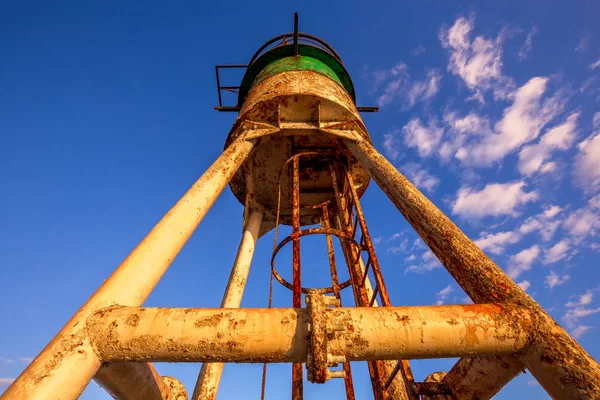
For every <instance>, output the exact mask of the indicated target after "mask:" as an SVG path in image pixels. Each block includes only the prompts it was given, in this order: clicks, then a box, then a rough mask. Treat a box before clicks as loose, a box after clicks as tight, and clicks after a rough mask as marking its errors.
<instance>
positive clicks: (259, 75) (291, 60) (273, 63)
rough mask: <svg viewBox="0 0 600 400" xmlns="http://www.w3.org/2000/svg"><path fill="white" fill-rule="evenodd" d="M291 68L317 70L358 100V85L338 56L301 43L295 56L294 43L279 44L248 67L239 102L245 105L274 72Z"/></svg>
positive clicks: (291, 69) (293, 69)
mask: <svg viewBox="0 0 600 400" xmlns="http://www.w3.org/2000/svg"><path fill="white" fill-rule="evenodd" d="M287 71H314V72H317V73H319V74H322V75H325V76H326V77H328V78H329V79H331V80H333V81H334V82H336V83H337V84H338V85H340V86H342V87H343V88H344V89H345V90H346V91H347V92H348V94H349V95H350V96H351V97H352V100H354V102H356V96H355V93H354V84H353V83H352V79H350V74H348V71H346V68H344V65H343V64H342V63H341V61H339V60H338V59H337V58H336V57H335V56H334V55H332V54H330V53H328V52H326V51H324V50H322V49H320V48H318V47H315V46H310V45H302V44H301V45H299V46H298V55H294V49H293V46H292V45H284V46H278V47H275V48H273V49H271V50H269V51H267V52H266V53H264V54H262V55H261V56H260V57H258V58H257V59H256V60H254V62H252V64H250V65H249V66H248V70H247V71H246V74H245V75H244V78H243V79H242V83H241V85H240V91H239V95H238V105H240V106H241V105H242V104H243V103H244V100H245V99H246V96H247V95H248V92H249V91H250V90H251V89H252V87H253V86H254V85H257V84H258V83H260V82H262V81H263V80H264V79H266V78H268V77H271V76H273V75H276V74H279V73H282V72H287Z"/></svg>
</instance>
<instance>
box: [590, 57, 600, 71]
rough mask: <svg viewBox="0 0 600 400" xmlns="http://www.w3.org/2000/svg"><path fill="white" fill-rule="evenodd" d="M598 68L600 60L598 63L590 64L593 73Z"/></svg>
mask: <svg viewBox="0 0 600 400" xmlns="http://www.w3.org/2000/svg"><path fill="white" fill-rule="evenodd" d="M598 67H600V60H598V61H596V62H593V63H591V64H590V69H591V70H592V71H593V70H595V69H596V68H598Z"/></svg>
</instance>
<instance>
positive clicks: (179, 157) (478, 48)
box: [0, 1, 600, 400]
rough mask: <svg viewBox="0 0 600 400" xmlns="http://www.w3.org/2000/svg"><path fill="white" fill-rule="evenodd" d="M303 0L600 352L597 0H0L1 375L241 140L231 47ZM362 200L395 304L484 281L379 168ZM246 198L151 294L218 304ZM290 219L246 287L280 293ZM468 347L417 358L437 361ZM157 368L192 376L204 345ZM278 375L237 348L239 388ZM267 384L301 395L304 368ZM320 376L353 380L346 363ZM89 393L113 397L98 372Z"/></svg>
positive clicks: (471, 215)
mask: <svg viewBox="0 0 600 400" xmlns="http://www.w3.org/2000/svg"><path fill="white" fill-rule="evenodd" d="M294 11H299V12H300V24H301V30H302V31H305V32H309V33H312V34H315V35H318V36H320V37H322V38H323V39H325V40H326V41H328V42H329V43H330V44H332V45H333V46H334V48H335V49H336V50H337V51H338V53H339V54H340V55H341V57H342V59H343V60H344V63H345V65H346V66H347V68H348V70H349V72H350V74H351V75H352V77H353V79H354V83H355V86H356V89H357V95H358V96H357V97H358V103H359V105H366V106H370V105H379V106H380V107H381V112H380V113H379V114H369V115H365V116H364V119H365V123H366V124H367V127H368V128H369V131H370V133H371V136H372V138H373V142H374V144H375V146H376V147H377V148H379V149H380V150H381V151H382V152H383V153H384V154H386V155H387V156H388V158H390V159H391V160H392V161H393V162H394V164H395V165H396V166H397V167H398V168H399V169H400V171H402V172H403V173H404V174H405V175H407V176H408V177H409V178H411V179H412V180H413V182H415V183H416V184H417V186H419V187H420V188H421V189H422V190H423V192H424V193H426V194H427V196H428V197H429V198H430V199H432V200H433V201H434V203H436V204H437V205H438V206H439V207H440V208H441V209H442V210H443V211H444V212H446V213H447V214H448V215H449V216H451V217H452V218H453V219H454V220H455V221H456V222H457V223H458V225H459V226H460V227H461V228H462V229H463V230H464V231H465V232H466V233H467V234H468V235H469V236H470V237H471V238H473V239H474V240H476V241H477V243H478V244H479V245H480V246H481V247H482V248H483V249H484V250H485V251H486V253H487V254H489V255H490V256H491V257H492V258H493V259H494V260H495V261H496V262H497V263H498V264H499V265H500V266H502V267H503V268H504V269H505V270H506V271H507V272H508V273H509V274H510V275H511V276H512V277H513V278H514V279H515V281H516V282H518V283H519V284H520V285H521V286H522V287H523V288H524V289H526V290H527V292H528V293H529V294H530V295H532V296H533V297H534V298H535V300H537V301H538V302H539V303H540V304H541V305H542V306H543V307H544V308H545V309H546V310H548V311H549V312H550V314H551V315H552V316H553V317H554V318H555V319H556V320H557V321H559V322H560V323H561V324H562V325H563V326H564V327H565V328H566V329H567V330H569V331H570V332H571V333H572V334H573V335H574V336H576V337H578V340H579V342H580V343H581V344H582V346H583V347H584V348H585V349H586V350H587V351H588V352H589V353H590V354H591V355H592V356H593V357H595V358H596V359H598V358H599V356H600V344H599V343H598V342H597V341H595V340H594V338H595V337H597V335H598V331H599V329H600V293H599V290H600V282H599V275H600V274H599V272H598V258H599V251H600V244H599V242H598V231H599V229H600V196H599V193H600V161H599V160H600V113H598V112H599V111H600V45H599V43H600V29H599V28H598V24H597V18H596V17H597V15H598V14H599V13H600V6H598V4H597V3H595V2H592V1H580V2H566V1H565V2H556V1H551V2H542V1H523V2H505V1H499V2H493V3H490V2H485V3H483V2H481V3H477V2H475V3H470V4H469V3H468V2H463V3H460V4H457V3H455V2H419V3H416V2H415V3H413V4H408V2H406V3H404V4H399V3H397V2H391V1H390V2H380V3H377V4H375V3H365V2H347V3H344V5H343V6H342V5H341V3H340V4H334V3H333V2H306V1H297V2H293V3H281V2H271V3H264V4H260V5H259V4H255V3H252V4H249V3H245V2H236V1H230V2H227V3H225V4H217V2H212V3H210V4H200V3H197V2H177V3H176V4H167V3H163V2H144V3H143V5H142V3H141V2H140V3H137V2H126V3H122V2H94V3H86V2H52V4H50V3H42V2H26V1H22V2H4V3H2V4H1V5H0V54H1V55H2V61H1V62H0V193H1V196H0V209H2V210H3V216H2V223H1V224H0V238H1V240H0V304H2V307H0V321H3V323H2V327H1V329H0V391H2V390H3V389H5V388H6V385H7V384H8V383H9V382H10V380H11V379H12V378H14V377H16V376H17V375H18V374H19V373H20V372H21V371H22V369H23V368H24V367H25V366H26V364H27V363H28V362H29V361H30V359H31V357H34V356H35V355H36V354H37V353H38V352H39V351H40V350H41V349H42V348H43V347H44V346H45V344H46V343H47V342H48V341H49V340H50V338H51V337H52V336H53V335H54V334H55V333H56V332H57V331H58V330H59V329H60V328H61V327H62V325H63V324H64V323H65V322H66V321H67V320H68V318H69V317H70V316H71V315H72V314H73V313H74V312H75V311H76V309H77V308H78V307H79V305H81V304H82V303H83V302H84V301H85V300H86V299H87V297H89V296H90V295H91V294H92V293H93V291H94V290H95V289H96V288H97V287H98V286H99V285H100V284H101V282H102V281H103V279H105V278H106V277H107V276H108V275H109V274H110V273H111V272H112V270H113V269H114V268H115V267H116V266H117V265H118V264H119V263H120V262H121V261H122V260H123V259H124V258H125V257H126V256H127V254H128V252H129V251H130V250H131V249H133V247H134V246H135V245H136V244H137V243H138V242H139V241H140V240H141V239H142V238H143V237H144V235H145V234H146V233H147V232H148V231H149V229H151V227H152V226H153V225H154V223H156V222H157V221H158V220H159V219H160V218H161V217H162V215H163V214H164V213H165V212H166V211H167V210H168V209H169V208H170V207H171V206H172V205H173V204H174V203H175V202H176V201H177V199H178V198H179V196H181V195H182V194H183V193H184V192H185V191H186V190H187V189H188V188H189V186H190V185H191V184H192V183H193V182H194V181H195V180H196V179H197V177H198V176H199V175H200V174H201V173H202V172H203V171H204V170H205V169H206V168H207V166H209V165H210V164H211V163H212V161H213V160H214V159H215V158H216V157H217V156H218V155H219V153H220V152H221V151H222V146H223V143H224V140H225V137H226V135H227V133H228V131H229V128H230V127H231V124H232V123H233V119H234V116H233V115H231V114H219V113H217V112H215V111H213V109H212V108H213V106H214V105H216V102H217V96H216V93H215V91H216V90H215V83H214V65H215V64H217V63H245V62H247V61H248V60H249V58H250V57H251V56H252V54H253V53H254V51H255V50H256V49H257V48H258V47H259V46H260V45H261V44H262V43H263V42H264V41H266V40H267V39H269V38H271V37H273V36H275V35H278V34H280V33H283V32H287V31H290V30H291V28H292V26H291V25H292V21H293V12H294ZM363 206H364V208H365V214H366V216H367V220H368V223H369V227H370V231H371V233H372V235H373V237H375V238H376V242H377V244H376V247H377V250H378V255H379V258H380V260H381V264H382V269H383V272H384V276H385V279H386V282H387V285H388V288H389V290H390V296H391V299H392V302H393V303H394V304H396V305H423V304H435V303H440V304H441V303H446V304H452V303H464V302H465V301H466V300H465V295H464V293H463V292H462V291H461V289H460V288H459V287H458V285H456V284H455V283H454V282H453V280H452V278H451V277H450V276H449V274H448V273H447V272H446V271H445V270H444V269H443V268H441V266H440V264H439V263H438V262H437V261H436V259H435V258H434V257H432V255H431V253H429V252H428V251H427V250H426V248H425V247H424V246H423V244H422V242H420V240H419V239H418V237H417V235H416V234H415V233H414V232H413V231H412V230H411V228H410V226H409V225H408V224H407V223H406V222H405V220H404V219H403V218H402V216H401V215H400V214H399V213H398V212H397V210H396V209H395V208H394V207H393V206H392V205H391V203H390V202H389V200H388V199H387V198H386V197H385V196H384V195H383V194H382V192H381V191H380V190H379V189H378V188H377V187H376V185H374V184H372V185H371V186H370V188H369V190H368V191H367V193H366V194H365V196H364V197H363ZM241 218H242V207H241V205H240V204H239V203H238V202H237V201H236V200H235V198H234V197H233V196H232V195H231V193H230V192H229V190H228V189H226V190H225V191H224V193H223V195H222V196H221V197H220V198H219V200H218V201H217V203H216V204H215V205H214V207H213V209H212V210H211V211H210V212H209V214H208V215H207V217H206V218H205V219H204V221H203V222H202V224H201V225H200V227H199V229H198V230H197V232H196V233H195V234H194V235H193V236H192V238H191V239H190V241H189V242H188V244H187V245H186V247H185V248H184V249H183V251H182V252H181V254H180V255H179V256H178V258H177V259H176V260H175V262H174V263H173V265H172V267H171V269H170V270H169V271H168V272H167V274H166V275H165V276H164V278H163V280H162V281H161V282H160V284H159V285H158V287H157V288H156V290H155V292H154V293H153V294H152V296H151V297H150V298H149V299H148V301H147V303H146V305H148V306H165V307H218V306H219V303H220V301H221V296H222V294H223V290H224V287H225V283H226V281H227V277H228V274H229V268H230V266H231V265H232V262H233V259H234V257H235V251H236V248H237V245H238V242H239V238H240V228H241ZM272 239H273V238H272V234H268V235H266V236H264V237H263V238H262V239H261V240H260V241H259V244H258V247H257V251H256V255H255V260H254V263H253V266H252V270H251V272H250V277H249V281H248V287H247V290H246V294H245V296H244V300H243V303H242V305H243V306H244V307H264V306H266V305H267V300H268V275H269V259H270V254H271V249H272ZM286 251H287V252H286ZM302 252H303V253H302V260H303V269H304V271H305V277H304V279H305V282H306V284H307V285H309V284H312V285H323V284H325V283H326V282H327V279H328V276H327V258H326V252H325V242H324V240H323V238H317V237H309V238H306V241H305V242H304V241H303V242H302ZM289 258H290V250H289V249H286V250H283V251H282V252H281V254H280V256H279V257H278V263H279V264H278V268H279V269H280V270H281V271H282V274H283V275H284V276H288V277H289V276H290V275H291V273H290V262H289ZM338 258H339V259H341V255H340V256H339V257H338ZM345 296H346V297H345V299H347V298H348V297H347V296H348V294H345ZM290 304H291V293H289V291H287V290H286V289H282V288H280V287H279V286H277V285H276V286H275V290H274V305H275V306H279V307H284V306H290ZM346 304H348V301H347V302H346ZM452 362H453V360H431V361H415V362H413V364H412V365H413V369H414V371H415V375H416V376H417V378H418V379H423V378H424V377H425V376H427V375H428V374H429V373H431V372H433V371H437V370H448V369H449V368H450V366H451V365H452ZM353 368H354V370H353V371H354V380H355V384H356V391H357V397H358V398H368V397H369V393H370V386H369V379H368V376H367V372H366V368H365V366H364V365H362V364H356V365H355V366H353ZM157 369H158V370H159V372H160V373H161V374H163V375H173V376H176V377H177V378H179V379H180V380H181V381H182V382H183V383H184V384H185V385H186V386H187V388H188V390H189V391H190V392H191V391H192V388H193V384H194V382H195V378H196V375H197V372H198V370H199V365H198V364H188V365H181V364H178V365H175V364H157ZM260 374H261V367H260V366H259V365H228V366H227V367H226V368H225V372H224V376H223V380H222V385H221V388H220V390H219V399H234V398H257V397H258V396H259V393H260ZM267 387H268V390H267V395H268V398H270V399H277V398H286V397H287V396H289V388H290V366H289V365H277V366H275V365H274V366H270V367H269V374H268V377H267ZM305 393H306V398H307V399H318V398H325V396H327V397H328V398H330V399H332V400H333V399H341V398H344V395H343V383H342V382H340V381H334V382H329V383H327V384H326V385H311V384H307V385H306V386H305ZM511 396H512V398H514V397H515V396H517V398H521V397H527V398H532V399H544V398H547V396H546V395H545V394H544V392H543V391H542V390H541V389H540V387H539V385H537V384H536V383H535V382H534V381H533V378H532V377H531V375H529V374H525V375H521V376H520V377H518V378H517V379H515V380H514V381H513V382H511V383H510V384H509V385H508V386H507V387H506V388H505V389H504V390H503V391H502V392H501V393H500V394H499V395H498V396H497V398H499V399H504V398H511ZM82 398H83V399H105V398H108V396H107V395H106V394H104V393H103V391H102V390H101V389H99V388H98V386H97V385H96V384H95V383H91V384H90V386H89V388H88V389H87V390H86V392H85V393H84V395H83V396H82Z"/></svg>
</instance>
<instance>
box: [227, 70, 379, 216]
mask: <svg viewBox="0 0 600 400" xmlns="http://www.w3.org/2000/svg"><path fill="white" fill-rule="evenodd" d="M258 123H260V124H263V125H264V126H270V127H272V128H274V129H276V130H277V131H276V132H273V133H271V134H268V135H264V136H262V137H261V139H260V143H259V144H258V145H257V147H256V149H255V151H254V152H253V154H252V155H251V157H250V158H249V159H248V161H247V164H248V165H249V166H250V168H247V169H246V170H244V171H239V172H238V173H237V174H236V175H235V176H234V177H233V179H232V181H231V182H230V187H231V190H232V192H233V194H234V195H235V196H236V198H237V199H238V200H239V201H240V202H242V203H243V202H244V201H245V199H246V176H247V172H248V171H251V174H252V179H253V181H255V182H260V185H259V186H258V187H257V190H256V193H255V200H256V201H257V203H258V204H260V205H261V207H263V209H264V210H265V212H266V216H265V218H266V219H269V220H273V221H274V220H275V217H274V213H275V212H276V209H277V203H278V193H279V191H278V188H279V187H281V193H282V196H281V200H282V201H281V212H280V223H282V224H287V225H291V224H292V216H291V209H292V204H291V198H292V174H291V168H290V169H289V170H285V171H283V172H284V176H283V177H282V178H280V172H281V170H282V167H283V166H284V164H285V163H286V162H287V161H288V160H289V158H290V157H292V156H294V155H295V154H297V153H298V152H301V151H306V150H319V151H320V152H323V153H324V154H323V156H319V157H313V158H311V159H304V158H303V159H302V161H301V163H300V164H301V176H300V181H301V187H302V192H303V194H302V196H301V197H302V199H301V202H302V203H303V204H307V203H312V204H316V203H320V202H322V201H325V200H328V199H331V198H332V197H333V193H331V191H325V190H324V189H326V188H330V187H331V181H330V180H329V174H328V172H327V170H326V168H323V165H325V166H326V164H327V161H328V160H329V159H331V158H332V157H338V158H339V159H341V160H344V161H345V160H347V161H348V162H349V165H350V171H351V173H352V175H353V178H354V180H355V183H356V185H357V191H358V193H359V195H362V193H363V192H364V191H365V189H366V187H367V185H368V183H369V180H370V178H369V174H367V173H366V171H365V170H364V168H362V167H361V166H360V164H358V163H357V162H356V160H355V158H354V156H352V154H351V153H350V152H349V151H348V150H347V149H345V147H344V146H342V145H340V144H339V140H337V139H338V138H336V136H334V135H332V134H330V133H326V132H325V130H327V131H328V132H329V131H338V130H348V129H350V128H355V127H357V126H358V127H362V128H364V124H363V122H362V120H361V118H360V115H359V114H358V112H357V111H356V107H355V105H354V103H353V101H352V98H351V97H350V96H349V95H348V93H347V92H346V91H345V90H344V89H343V88H341V87H340V86H339V85H338V84H337V83H336V82H334V81H333V80H331V79H329V78H327V77H325V76H323V75H321V74H319V73H316V72H313V71H290V72H282V73H279V74H277V75H275V76H271V77H269V78H267V79H265V80H264V81H262V82H260V83H259V84H258V85H256V86H255V87H253V89H252V91H251V92H250V93H249V95H248V98H247V99H246V101H245V102H244V104H243V106H242V109H241V111H240V114H239V116H238V118H237V120H236V123H235V124H234V126H233V128H232V130H231V132H230V134H229V136H228V139H227V141H226V146H227V145H228V144H229V143H230V142H231V141H232V140H233V139H235V138H236V137H237V135H238V132H239V128H240V127H241V126H245V125H249V126H250V125H251V124H258ZM244 124H245V125H244ZM365 132H366V131H365ZM364 138H365V139H366V140H370V139H369V137H368V135H366V134H365V136H364ZM319 215H320V213H319V210H318V209H316V210H302V215H301V225H308V224H314V223H318V222H319V221H318V219H319Z"/></svg>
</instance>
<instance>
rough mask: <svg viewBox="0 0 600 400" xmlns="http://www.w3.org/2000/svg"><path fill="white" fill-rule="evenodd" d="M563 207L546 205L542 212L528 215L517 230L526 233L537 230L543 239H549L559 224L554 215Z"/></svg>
mask: <svg viewBox="0 0 600 400" xmlns="http://www.w3.org/2000/svg"><path fill="white" fill-rule="evenodd" d="M562 210H563V209H562V208H561V207H559V206H556V205H553V206H548V207H547V208H546V209H545V210H544V212H542V213H540V214H537V215H534V216H532V217H528V218H527V219H526V220H525V222H523V224H522V225H521V226H520V227H519V232H520V233H521V234H523V235H526V234H528V233H531V232H535V231H539V233H540V235H541V237H542V239H543V240H544V241H549V240H551V239H552V237H553V236H554V233H555V232H556V230H557V229H558V227H559V226H560V224H561V222H562V221H560V220H559V219H556V216H557V215H558V214H559V213H560V212H561V211H562Z"/></svg>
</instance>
